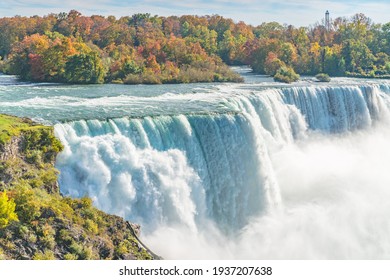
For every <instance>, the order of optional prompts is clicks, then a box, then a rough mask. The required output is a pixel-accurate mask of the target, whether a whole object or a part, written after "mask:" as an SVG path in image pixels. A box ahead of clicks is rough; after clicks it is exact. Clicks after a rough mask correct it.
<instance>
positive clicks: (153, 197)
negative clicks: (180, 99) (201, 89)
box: [55, 85, 390, 259]
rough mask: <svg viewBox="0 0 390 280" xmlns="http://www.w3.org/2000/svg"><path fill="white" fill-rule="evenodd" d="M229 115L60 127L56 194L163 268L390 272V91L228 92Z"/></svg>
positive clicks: (57, 128)
mask: <svg viewBox="0 0 390 280" xmlns="http://www.w3.org/2000/svg"><path fill="white" fill-rule="evenodd" d="M226 90H227V91H230V92H229V94H228V95H227V97H226V98H221V100H220V102H221V103H223V104H224V106H226V107H229V108H231V109H232V112H233V113H210V114H173V115H168V114H167V115H160V116H153V117H142V118H134V117H123V118H114V119H107V120H86V121H84V120H81V121H73V122H68V123H63V124H57V125H56V126H55V131H56V135H57V136H58V137H59V138H60V139H61V141H62V143H63V144H64V146H65V150H64V151H63V152H62V153H61V154H60V156H59V157H58V159H57V167H58V168H59V170H60V172H61V175H60V180H59V183H60V186H61V191H62V192H63V193H64V194H65V195H71V196H75V197H81V196H85V195H86V196H90V197H92V199H93V200H94V202H95V205H96V206H98V207H99V208H101V209H102V210H104V211H107V212H109V213H114V214H118V215H121V216H123V217H125V218H126V219H128V220H131V221H133V222H136V223H139V224H141V226H142V236H141V238H142V240H143V241H144V242H145V243H146V244H147V245H148V247H150V248H151V249H152V250H153V251H155V252H156V253H157V254H159V255H161V256H163V257H164V258H167V259H223V258H227V259H259V258H262V259H386V258H387V259H388V258H390V219H389V215H390V172H389V170H390V148H389V143H390V141H389V140H390V125H389V119H390V118H389V116H390V115H389V113H390V110H389V109H390V98H389V94H390V87H389V86H386V85H370V86H353V85H349V86H341V85H340V86H306V87H290V88H281V89H264V90H260V91H252V90H251V89H246V90H245V89H242V88H241V89H237V88H236V87H231V88H229V89H226Z"/></svg>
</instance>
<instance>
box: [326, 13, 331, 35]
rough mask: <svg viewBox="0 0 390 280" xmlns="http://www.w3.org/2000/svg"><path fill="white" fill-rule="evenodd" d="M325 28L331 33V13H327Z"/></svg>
mask: <svg viewBox="0 0 390 280" xmlns="http://www.w3.org/2000/svg"><path fill="white" fill-rule="evenodd" d="M325 28H326V30H327V31H330V18H329V11H326V13H325Z"/></svg>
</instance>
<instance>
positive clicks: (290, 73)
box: [274, 66, 299, 84]
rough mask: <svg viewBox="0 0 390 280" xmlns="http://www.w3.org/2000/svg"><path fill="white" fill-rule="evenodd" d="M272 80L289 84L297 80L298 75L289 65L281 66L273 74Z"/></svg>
mask: <svg viewBox="0 0 390 280" xmlns="http://www.w3.org/2000/svg"><path fill="white" fill-rule="evenodd" d="M274 80H275V81H277V82H282V83H287V84H290V83H292V82H296V81H298V80H299V75H298V74H297V73H295V71H294V69H293V68H291V67H287V66H286V67H281V68H279V70H278V71H276V74H275V76H274Z"/></svg>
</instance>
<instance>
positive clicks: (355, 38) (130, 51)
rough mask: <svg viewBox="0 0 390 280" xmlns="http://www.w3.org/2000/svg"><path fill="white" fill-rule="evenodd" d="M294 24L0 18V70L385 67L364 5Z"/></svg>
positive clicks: (55, 75)
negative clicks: (323, 20) (351, 12)
mask: <svg viewBox="0 0 390 280" xmlns="http://www.w3.org/2000/svg"><path fill="white" fill-rule="evenodd" d="M331 26H332V28H331V29H330V30H329V29H327V28H326V27H325V26H324V25H322V24H315V25H313V26H310V27H299V28H296V27H294V26H292V25H280V24H279V23H276V22H270V23H263V24H261V25H259V26H251V25H248V24H245V23H244V22H238V23H235V22H234V21H233V20H232V19H228V18H224V17H222V16H219V15H212V16H189V15H187V16H181V17H177V16H170V17H161V16H151V15H150V14H134V15H132V16H126V17H121V18H119V19H117V18H116V17H114V16H107V17H105V16H100V15H93V16H83V15H82V14H81V13H79V12H78V11H75V10H72V11H70V12H69V13H59V14H49V15H47V16H43V17H40V16H32V17H21V16H15V17H11V18H0V57H1V60H0V71H2V72H4V73H7V74H14V75H18V76H19V77H20V78H21V79H23V80H29V81H47V82H65V83H128V84H138V83H147V84H148V83H149V84H159V83H190V82H241V81H242V78H241V77H240V76H239V75H238V74H237V73H235V72H233V71H232V70H231V69H230V68H229V67H228V65H250V67H251V68H252V69H253V71H254V72H256V73H260V74H267V75H271V76H274V77H275V79H276V80H279V81H284V82H293V81H295V80H297V79H299V75H312V76H315V75H317V74H319V73H324V74H327V75H329V76H332V77H334V76H351V77H372V78H374V77H375V78H389V77H390V59H389V55H390V23H387V24H383V25H382V24H374V23H373V22H372V21H371V20H370V19H369V18H368V17H366V16H365V15H364V14H356V15H355V16H353V17H351V18H337V19H335V20H333V21H332V22H331Z"/></svg>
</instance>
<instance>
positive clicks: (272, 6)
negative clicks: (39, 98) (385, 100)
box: [0, 0, 390, 26]
mask: <svg viewBox="0 0 390 280" xmlns="http://www.w3.org/2000/svg"><path fill="white" fill-rule="evenodd" d="M72 9H75V10H78V11H79V12H81V13H82V14H84V15H93V14H99V15H105V16H107V15H115V16H118V17H119V16H124V15H132V14H135V13H144V12H148V13H151V14H152V15H162V16H169V15H184V14H185V15H188V14H197V15H211V14H219V15H222V16H224V17H229V18H233V19H234V20H235V21H240V20H242V21H244V22H246V23H250V24H253V25H257V24H261V23H262V22H269V21H277V22H279V23H282V24H283V23H288V24H292V25H295V26H308V25H310V24H314V23H316V22H317V21H319V22H321V20H322V19H323V17H324V13H325V11H326V10H329V12H330V15H331V18H336V17H339V16H346V17H349V16H352V15H354V14H356V13H364V14H365V15H366V16H368V17H370V18H371V19H372V20H373V21H374V22H376V23H387V22H390V14H389V11H390V0H373V1H369V0H354V1H352V0H311V1H306V0H240V1H230V0H181V1H166V0H154V1H151V0H146V1H134V0H15V1H13V0H0V17H4V16H8V17H9V16H14V15H22V16H32V15H46V14H49V13H53V12H54V13H59V12H68V11H70V10H72Z"/></svg>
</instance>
